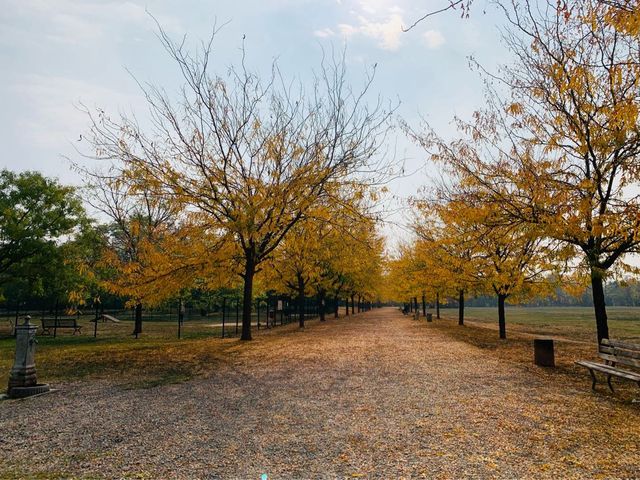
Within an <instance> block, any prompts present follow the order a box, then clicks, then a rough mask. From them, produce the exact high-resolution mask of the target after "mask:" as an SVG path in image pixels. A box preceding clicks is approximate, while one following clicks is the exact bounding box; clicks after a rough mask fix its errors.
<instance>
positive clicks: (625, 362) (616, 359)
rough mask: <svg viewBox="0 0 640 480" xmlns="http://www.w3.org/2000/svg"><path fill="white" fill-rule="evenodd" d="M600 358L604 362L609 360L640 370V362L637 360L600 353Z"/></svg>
mask: <svg viewBox="0 0 640 480" xmlns="http://www.w3.org/2000/svg"><path fill="white" fill-rule="evenodd" d="M598 356H599V357H600V358H602V359H603V360H608V361H610V362H615V363H621V364H622V365H627V366H629V367H637V368H640V360H636V359H635V358H627V357H623V356H621V355H611V354H608V353H602V352H601V353H599V354H598Z"/></svg>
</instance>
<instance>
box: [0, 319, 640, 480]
mask: <svg viewBox="0 0 640 480" xmlns="http://www.w3.org/2000/svg"><path fill="white" fill-rule="evenodd" d="M212 341H213V342H215V341H218V340H212ZM228 353H229V355H228V360H227V361H225V362H223V363H222V364H221V365H219V366H217V367H216V368H215V370H212V371H211V372H210V373H209V374H207V375H206V376H205V377H201V378H198V379H196V380H192V381H189V382H186V383H182V384H174V385H164V386H158V387H154V388H149V389H137V390H127V389H124V388H123V387H122V386H118V385H117V384H116V383H113V382H106V381H85V382H79V383H73V384H66V385H62V386H60V390H59V391H58V392H55V393H52V394H49V395H44V396H41V397H38V398H33V399H29V400H25V401H4V402H0V477H2V478H15V477H17V478H23V477H26V478H31V477H34V476H38V477H37V478H55V477H74V478H77V477H80V478H84V477H88V478H95V477H106V478H253V479H259V478H260V476H261V474H263V473H266V474H268V478H269V479H278V478H358V477H366V478H401V477H405V478H631V477H640V466H639V465H640V408H638V405H634V404H629V403H621V402H616V401H613V400H611V399H610V398H608V397H607V396H606V395H602V394H593V393H591V391H590V389H589V387H590V383H589V381H588V379H587V374H586V372H584V373H585V375H584V377H581V378H579V379H576V380H572V379H571V378H570V377H569V376H567V375H566V374H564V373H554V372H553V371H552V372H549V371H545V370H543V369H538V368H536V367H524V366H522V365H514V364H512V363H509V362H505V361H501V360H500V359H499V358H498V357H497V356H496V353H495V352H494V351H491V350H486V349H480V348H478V347H475V346H472V345H470V344H468V343H464V342H461V341H458V340H455V339H453V338H452V337H451V336H450V335H447V334H446V332H444V331H443V330H442V329H434V328H429V324H426V323H424V322H416V321H412V320H410V319H409V318H407V317H403V316H402V315H401V314H399V313H398V312H397V311H396V310H394V309H381V310H377V311H372V312H368V313H366V314H360V315H357V316H354V317H349V318H347V319H340V320H334V319H330V320H329V321H327V322H326V323H325V324H321V323H319V322H317V321H315V322H310V323H309V326H308V327H307V329H306V330H305V331H297V330H295V329H294V328H293V326H292V328H287V327H284V328H283V329H281V330H274V331H272V332H270V333H268V334H264V335H260V336H258V338H257V339H256V340H254V341H253V342H251V343H249V344H241V343H239V342H237V343H236V344H233V345H232V347H231V348H230V350H229V352H228Z"/></svg>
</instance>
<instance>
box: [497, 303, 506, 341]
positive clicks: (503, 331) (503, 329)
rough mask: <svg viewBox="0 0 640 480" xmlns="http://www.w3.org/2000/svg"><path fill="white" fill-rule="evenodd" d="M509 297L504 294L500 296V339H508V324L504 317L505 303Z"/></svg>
mask: <svg viewBox="0 0 640 480" xmlns="http://www.w3.org/2000/svg"><path fill="white" fill-rule="evenodd" d="M506 299H507V296H506V295H505V294H503V293H499V294H498V326H499V327H500V338H507V322H506V319H505V315H504V301H505V300H506Z"/></svg>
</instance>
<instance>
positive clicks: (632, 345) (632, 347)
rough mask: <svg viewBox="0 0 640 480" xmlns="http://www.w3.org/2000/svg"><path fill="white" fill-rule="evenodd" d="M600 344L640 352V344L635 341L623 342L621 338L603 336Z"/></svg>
mask: <svg viewBox="0 0 640 480" xmlns="http://www.w3.org/2000/svg"><path fill="white" fill-rule="evenodd" d="M600 344H601V345H605V346H608V347H614V348H623V349H625V350H632V351H635V352H640V345H638V344H635V343H629V342H623V341H621V340H611V339H610V338H603V339H602V341H601V342H600Z"/></svg>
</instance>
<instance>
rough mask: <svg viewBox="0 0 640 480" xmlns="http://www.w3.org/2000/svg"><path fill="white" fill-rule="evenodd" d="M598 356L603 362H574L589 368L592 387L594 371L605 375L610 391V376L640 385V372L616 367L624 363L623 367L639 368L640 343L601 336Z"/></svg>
mask: <svg viewBox="0 0 640 480" xmlns="http://www.w3.org/2000/svg"><path fill="white" fill-rule="evenodd" d="M598 356H599V357H600V358H602V359H603V360H604V361H605V363H596V362H590V361H588V360H580V361H577V362H575V363H576V364H577V365H580V366H582V367H585V368H588V369H589V373H590V374H591V379H592V380H593V383H592V384H591V388H592V389H594V390H595V389H596V374H595V372H601V373H604V374H605V375H606V376H607V384H608V385H609V388H610V389H611V391H612V392H613V386H612V385H611V378H612V377H620V378H624V379H626V380H631V381H632V382H636V383H637V384H638V386H640V372H638V371H633V370H629V369H626V368H625V369H623V368H619V367H618V365H624V366H625V367H635V368H638V369H640V345H636V344H633V343H628V342H621V341H619V340H610V339H608V338H603V339H602V342H600V347H599V348H598Z"/></svg>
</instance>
